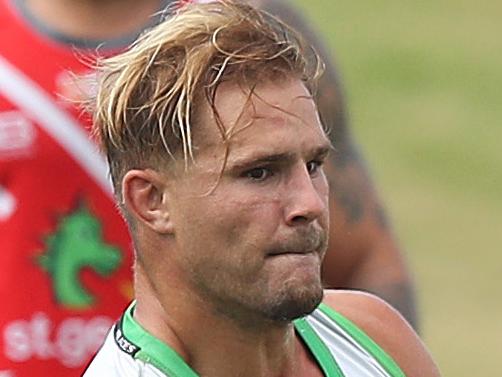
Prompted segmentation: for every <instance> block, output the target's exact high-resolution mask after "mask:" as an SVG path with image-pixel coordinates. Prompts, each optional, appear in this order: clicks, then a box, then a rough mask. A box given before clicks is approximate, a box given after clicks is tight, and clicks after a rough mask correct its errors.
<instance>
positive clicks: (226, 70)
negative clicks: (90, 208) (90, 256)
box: [93, 0, 322, 198]
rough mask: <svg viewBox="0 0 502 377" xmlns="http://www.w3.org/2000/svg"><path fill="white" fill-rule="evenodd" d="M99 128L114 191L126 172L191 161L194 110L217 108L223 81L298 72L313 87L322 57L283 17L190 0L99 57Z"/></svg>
mask: <svg viewBox="0 0 502 377" xmlns="http://www.w3.org/2000/svg"><path fill="white" fill-rule="evenodd" d="M97 68H98V71H99V75H100V82H99V86H98V91H97V94H96V98H95V99H94V105H93V107H94V109H93V111H94V125H95V126H94V127H95V129H94V131H95V134H96V135H97V136H98V138H99V141H100V142H101V146H102V148H103V150H104V152H105V154H106V156H107V158H108V162H109V165H110V173H111V176H112V180H113V183H114V187H115V192H116V195H118V196H119V198H120V183H121V180H122V177H123V175H124V174H125V173H126V172H127V171H128V170H130V169H133V168H146V167H153V166H157V164H159V163H162V162H166V161H169V160H171V159H172V160H175V159H176V157H177V156H179V155H181V156H182V158H183V159H184V162H185V164H188V163H189V161H190V160H191V159H193V139H194V132H196V129H197V127H196V126H197V109H198V108H199V106H200V105H201V104H203V103H204V102H203V101H207V103H208V104H209V105H210V106H211V109H212V111H213V113H214V114H215V119H216V123H217V126H218V128H219V131H220V133H221V136H222V140H223V142H225V141H227V138H228V135H227V133H226V132H225V129H224V127H223V125H222V124H221V122H219V121H218V119H219V117H218V116H217V111H216V109H215V107H214V98H215V95H216V90H217V88H218V86H219V84H221V83H222V82H225V81H235V82H237V83H238V84H239V85H241V84H243V85H247V86H248V87H249V88H250V89H251V88H252V87H253V85H256V84H257V83H259V82H264V81H274V80H279V79H284V78H290V77H295V78H299V79H301V80H302V81H303V82H304V83H305V84H306V86H307V88H309V90H311V92H312V91H313V88H314V84H315V82H316V80H317V78H318V76H319V74H320V72H321V71H322V63H321V62H320V59H319V58H318V56H317V54H316V53H315V52H314V51H313V49H312V48H311V47H308V46H306V45H305V44H304V42H303V40H302V38H301V37H300V36H299V35H298V34H297V33H296V32H294V31H293V30H292V29H291V28H289V27H288V26H286V25H285V24H284V23H282V22H281V21H279V20H278V19H276V18H274V17H273V16H271V15H269V14H268V13H266V12H263V11H260V10H257V9H255V8H253V7H251V6H249V5H246V4H244V3H242V2H239V1H235V0H221V1H214V2H208V3H204V4H188V5H183V6H180V8H179V9H178V10H177V11H176V12H175V13H174V14H173V15H171V16H170V17H169V18H168V19H167V20H166V21H164V22H163V23H161V24H159V25H158V26H156V27H155V28H153V29H151V30H150V31H148V32H147V33H145V34H144V35H143V36H142V37H140V38H139V39H138V41H137V42H135V43H134V44H133V45H132V46H131V47H130V48H129V49H128V50H127V51H125V52H124V53H122V54H120V55H117V56H115V57H112V58H108V59H104V60H102V61H100V62H99V63H98V67H97Z"/></svg>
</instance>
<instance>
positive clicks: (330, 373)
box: [293, 318, 344, 377]
mask: <svg viewBox="0 0 502 377" xmlns="http://www.w3.org/2000/svg"><path fill="white" fill-rule="evenodd" d="M293 323H294V325H295V329H296V332H297V333H298V334H299V335H300V337H301V338H302V340H303V341H304V342H305V344H306V345H307V348H308V349H309V350H310V353H311V354H312V355H314V358H315V359H316V360H317V364H318V365H319V366H320V368H321V370H322V371H323V372H324V375H325V376H326V377H344V374H343V372H342V370H341V369H340V367H339V366H338V364H337V363H336V360H335V359H334V358H333V355H332V354H331V352H330V351H329V349H328V347H327V346H326V344H324V342H323V341H322V340H321V338H319V335H317V333H316V332H315V331H314V329H313V328H312V326H311V325H310V324H309V323H308V322H307V320H306V319H305V318H299V319H296V320H295V321H293Z"/></svg>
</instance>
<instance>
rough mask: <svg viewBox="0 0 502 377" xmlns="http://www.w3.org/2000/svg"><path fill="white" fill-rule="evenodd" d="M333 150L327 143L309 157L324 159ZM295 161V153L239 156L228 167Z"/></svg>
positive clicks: (231, 160) (315, 149)
mask: <svg viewBox="0 0 502 377" xmlns="http://www.w3.org/2000/svg"><path fill="white" fill-rule="evenodd" d="M332 150H333V147H332V145H331V144H330V143H326V145H322V146H319V147H316V148H313V149H312V151H310V152H309V153H308V154H307V156H308V158H309V159H311V158H312V159H323V158H326V157H327V156H328V154H329V153H330V152H331V151H332ZM294 159H295V153H292V152H284V153H273V154H264V155H261V156H260V154H258V155H253V154H250V155H249V156H244V157H241V156H239V157H236V158H235V159H230V160H229V161H228V167H229V169H232V170H234V169H236V170H239V169H245V168H249V167H252V166H259V165H268V164H274V163H287V162H289V161H293V160H294Z"/></svg>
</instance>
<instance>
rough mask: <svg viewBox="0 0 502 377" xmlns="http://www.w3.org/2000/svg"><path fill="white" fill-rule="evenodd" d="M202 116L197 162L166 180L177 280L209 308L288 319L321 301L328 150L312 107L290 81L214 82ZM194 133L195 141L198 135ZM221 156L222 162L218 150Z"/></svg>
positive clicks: (240, 316)
mask: <svg viewBox="0 0 502 377" xmlns="http://www.w3.org/2000/svg"><path fill="white" fill-rule="evenodd" d="M216 109H217V110H218V113H219V115H220V118H221V120H222V123H223V125H224V127H225V129H226V131H227V132H228V133H231V134H232V136H231V138H230V142H229V144H228V148H227V147H226V146H225V145H224V144H223V143H222V138H221V134H220V133H219V131H218V130H217V126H216V122H215V120H214V116H213V114H212V111H211V110H210V109H209V106H207V108H206V109H205V110H204V111H203V115H202V117H201V119H203V121H202V124H201V125H200V127H202V132H198V133H197V135H198V138H197V139H196V143H195V148H196V152H195V154H196V157H195V163H194V164H192V165H191V166H190V167H189V168H188V171H186V172H183V171H182V169H184V167H182V166H181V165H183V163H182V162H180V163H179V165H180V166H179V167H178V170H179V174H177V176H178V178H175V179H174V182H172V183H171V186H170V187H171V192H170V195H171V200H170V206H171V207H170V211H171V212H170V215H171V218H172V220H173V223H174V232H175V233H174V234H175V236H174V239H175V242H176V251H175V253H174V258H175V259H176V263H177V265H178V267H179V270H180V274H181V278H182V280H183V281H186V282H187V284H188V286H189V287H190V289H193V290H194V292H195V293H197V294H198V295H199V296H200V297H201V298H202V299H203V300H205V301H207V302H208V304H209V305H210V307H212V308H213V309H214V310H216V311H218V312H219V313H221V314H224V315H226V316H228V317H230V318H233V319H236V320H239V321H242V322H246V323H248V324H250V325H251V323H252V322H253V321H263V320H264V319H265V320H267V321H269V320H272V321H287V320H291V319H294V318H297V317H299V316H302V315H304V314H307V313H309V312H311V311H312V310H313V309H314V308H315V307H316V306H317V305H318V303H319V302H320V300H321V299H322V286H321V280H320V266H321V260H322V257H323V255H324V253H325V250H326V246H327V229H328V185H327V180H326V177H325V175H324V172H323V170H322V167H321V165H322V162H323V161H324V159H325V158H326V155H327V153H328V151H329V149H330V144H329V141H328V139H327V137H326V135H325V133H324V131H323V130H322V127H321V124H320V121H319V117H318V113H317V110H316V107H315V104H314V102H313V100H312V98H311V96H310V95H309V93H308V91H307V89H306V88H305V86H304V85H303V84H302V83H301V81H299V80H290V81H287V82H285V83H281V84H267V85H265V84H262V85H258V86H257V88H256V90H255V92H254V94H253V95H252V96H251V97H250V96H249V92H246V91H244V90H243V89H242V88H240V87H238V86H236V85H232V84H223V85H221V87H220V88H219V89H218V92H217V96H216ZM201 134H203V135H204V137H200V135H201ZM226 152H228V155H227V159H226V164H225V165H224V161H225V153H226Z"/></svg>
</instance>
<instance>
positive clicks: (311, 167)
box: [307, 161, 322, 175]
mask: <svg viewBox="0 0 502 377" xmlns="http://www.w3.org/2000/svg"><path fill="white" fill-rule="evenodd" d="M321 166H322V161H309V162H307V171H308V172H309V174H310V175H314V174H315V173H317V171H318V170H319V168H320V167H321Z"/></svg>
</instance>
